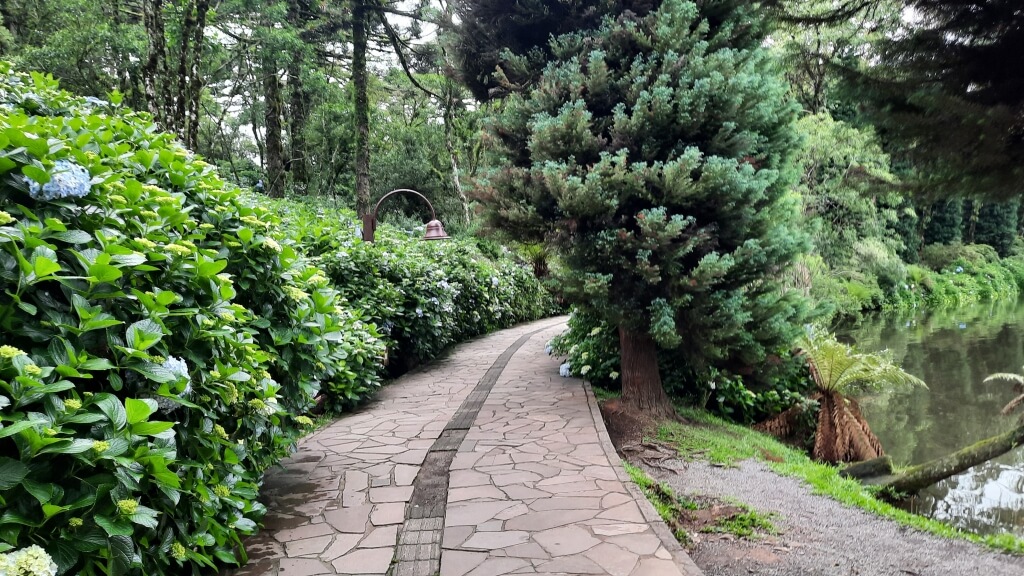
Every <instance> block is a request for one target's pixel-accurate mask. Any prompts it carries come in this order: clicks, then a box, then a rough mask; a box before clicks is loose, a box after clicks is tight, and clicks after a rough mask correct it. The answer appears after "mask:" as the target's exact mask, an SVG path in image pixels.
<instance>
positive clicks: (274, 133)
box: [263, 51, 284, 198]
mask: <svg viewBox="0 0 1024 576" xmlns="http://www.w3.org/2000/svg"><path fill="white" fill-rule="evenodd" d="M264 54H266V51H264ZM277 73H278V70H277V63H276V61H275V60H274V58H272V57H269V56H267V55H264V57H263V98H264V102H265V112H264V120H265V124H266V129H267V134H266V138H265V140H266V142H265V145H266V146H265V147H266V153H267V164H266V168H267V181H266V191H267V195H268V196H270V197H271V198H280V197H282V196H284V143H283V142H282V139H281V82H280V79H278V76H277Z"/></svg>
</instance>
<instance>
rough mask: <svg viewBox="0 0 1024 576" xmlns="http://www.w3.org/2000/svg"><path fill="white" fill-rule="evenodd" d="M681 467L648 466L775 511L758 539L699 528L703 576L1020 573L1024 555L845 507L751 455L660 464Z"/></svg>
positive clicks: (682, 486) (676, 485) (696, 552)
mask: <svg viewBox="0 0 1024 576" xmlns="http://www.w3.org/2000/svg"><path fill="white" fill-rule="evenodd" d="M665 464H666V465H667V466H670V467H673V468H679V469H681V474H673V473H672V472H668V471H664V470H658V469H651V468H648V469H647V472H648V474H650V475H651V476H652V477H653V478H655V479H657V480H659V481H664V482H668V484H669V485H671V486H672V488H673V489H674V490H675V491H676V492H677V493H678V494H681V495H683V494H686V495H693V494H699V495H706V496H714V497H717V498H725V499H730V498H731V499H735V500H738V501H740V502H743V503H745V504H748V505H749V506H751V507H753V508H754V509H755V510H757V511H759V512H762V513H775V515H776V516H775V518H774V519H773V522H774V524H775V525H776V527H777V528H778V529H779V534H777V535H775V536H772V537H768V538H764V539H762V540H760V541H747V540H742V539H736V538H735V537H732V536H728V535H717V534H700V535H697V538H698V539H699V540H700V541H699V543H698V544H697V545H696V547H695V548H694V549H693V550H691V551H690V556H691V558H693V561H694V562H696V563H697V565H698V566H700V567H701V569H703V570H704V572H705V574H706V575H707V576H733V575H737V576H738V575H744V576H746V575H748V574H759V575H766V576H767V575H780V576H781V575H785V576H797V575H812V574H813V575H822V576H824V575H828V576H846V575H852V574H856V575H858V576H875V575H879V576H881V575H885V576H889V575H898V576H907V575H909V576H958V575H962V574H963V575H966V574H971V575H980V576H1001V575H1004V574H1005V575H1007V576H1021V575H1022V574H1024V558H1020V557H1015V556H1010V555H1007V554H999V553H997V552H993V551H990V550H987V549H985V548H983V547H980V546H977V545H974V544H971V543H969V542H964V541H955V540H946V539H943V538H939V537H936V536H932V535H930V534H926V533H923V532H920V531H917V530H914V529H912V528H907V527H904V526H901V525H899V524H897V523H895V522H892V521H889V520H886V519H883V518H880V517H877V516H873V515H870V514H868V513H866V512H863V511H861V510H859V509H854V508H848V507H846V506H843V505H842V504H839V503H838V502H836V501H834V500H831V499H829V498H826V497H823V496H818V495H815V494H812V493H811V489H810V488H809V487H808V486H807V485H806V484H804V483H802V482H801V481H799V480H796V479H794V478H788V477H783V476H779V475H777V474H775V473H774V472H772V471H770V470H769V469H768V468H767V467H765V465H764V464H762V463H760V462H754V461H749V460H748V461H745V462H742V463H740V466H739V467H738V468H720V467H714V466H711V465H709V464H707V463H705V462H682V461H678V460H674V461H669V462H666V463H665Z"/></svg>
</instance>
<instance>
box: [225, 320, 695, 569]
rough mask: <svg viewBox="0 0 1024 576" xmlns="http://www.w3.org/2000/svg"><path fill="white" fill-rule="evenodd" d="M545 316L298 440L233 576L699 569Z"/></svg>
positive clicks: (420, 373)
mask: <svg viewBox="0 0 1024 576" xmlns="http://www.w3.org/2000/svg"><path fill="white" fill-rule="evenodd" d="M563 329H564V319H548V320H544V321H540V322H536V323H533V324H526V325H522V326H519V327H516V328H512V329H509V330H504V331H502V332H498V333H495V334H492V335H490V336H486V337H483V338H480V339H478V340H475V341H473V342H470V343H467V344H464V345H461V346H458V347H456V348H455V349H454V350H453V351H452V352H451V353H450V354H448V355H447V356H446V357H444V358H442V359H440V360H438V361H435V362H433V363H432V364H430V365H429V366H427V367H425V368H423V369H420V370H417V371H415V372H413V373H410V374H407V375H406V376H404V377H402V378H400V379H399V380H397V381H395V382H393V383H392V384H390V385H389V386H387V387H385V388H384V389H383V390H381V392H380V393H379V394H378V397H377V399H376V400H375V401H374V402H373V403H371V404H370V405H368V406H367V407H365V408H364V409H362V410H361V411H359V412H357V413H354V414H351V415H347V416H344V417H342V418H341V419H339V420H338V421H336V422H334V423H333V424H331V425H330V426H327V427H326V428H323V429H321V430H319V431H318V432H316V433H315V434H312V435H311V436H308V437H307V438H305V439H303V440H302V442H300V444H299V449H298V451H297V452H296V453H295V454H294V455H292V456H291V457H290V458H288V459H287V460H286V461H284V462H283V466H282V467H281V468H276V469H274V470H273V471H271V472H270V473H268V475H267V478H266V482H265V485H264V490H263V494H264V496H263V500H264V502H265V503H266V504H267V508H268V510H269V511H268V514H267V517H266V527H265V529H264V531H263V532H261V533H260V534H259V535H258V536H256V537H253V538H250V539H249V540H248V541H247V550H248V553H249V556H250V562H249V564H248V565H247V566H246V567H244V568H242V569H240V570H237V571H235V573H234V574H235V576H316V575H322V574H323V575H326V574H357V575H374V576H385V575H388V576H436V575H438V574H439V575H440V576H499V575H502V574H548V575H554V574H563V575H576V574H605V575H612V576H662V575H665V576H700V571H699V570H698V569H697V567H696V566H694V565H693V563H692V562H690V560H689V558H688V557H687V556H686V554H685V553H684V552H683V550H682V549H681V548H680V547H679V545H678V543H676V542H675V540H674V539H673V538H672V536H671V534H670V533H669V532H668V529H667V528H666V527H665V525H664V524H663V523H662V522H661V521H660V520H659V519H658V518H657V514H656V513H655V512H654V510H653V508H652V507H651V506H650V504H649V503H648V502H647V501H646V500H644V499H643V497H642V495H640V494H639V491H638V490H637V489H636V487H635V486H633V485H632V483H630V482H629V481H628V478H627V477H626V475H625V473H624V471H623V470H622V467H621V465H620V463H619V460H618V458H617V456H616V455H615V453H614V449H613V448H612V446H611V443H610V442H609V441H608V436H607V433H606V432H605V429H604V424H603V422H601V420H600V414H599V413H598V412H597V408H596V403H595V401H594V398H593V394H592V393H591V392H590V389H589V387H588V386H587V385H586V384H585V383H583V382H582V381H580V380H576V379H567V378H561V377H559V376H558V361H557V360H555V359H553V358H550V357H548V356H547V355H546V354H545V353H544V346H545V344H546V342H547V341H548V340H550V338H551V337H552V336H554V335H555V334H557V333H559V332H560V331H561V330H563Z"/></svg>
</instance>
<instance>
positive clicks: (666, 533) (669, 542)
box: [583, 381, 703, 576]
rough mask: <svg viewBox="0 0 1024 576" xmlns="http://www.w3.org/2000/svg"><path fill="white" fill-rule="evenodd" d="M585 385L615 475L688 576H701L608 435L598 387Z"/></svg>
mask: <svg viewBox="0 0 1024 576" xmlns="http://www.w3.org/2000/svg"><path fill="white" fill-rule="evenodd" d="M583 387H584V389H585V390H586V392H587V403H588V404H589V405H590V414H591V416H593V417H594V423H595V424H596V425H597V437H598V439H599V440H600V442H601V448H602V449H603V450H604V454H605V456H607V457H608V461H609V462H611V465H612V467H613V468H614V469H615V475H616V476H618V478H619V482H622V483H623V484H625V485H626V489H627V490H629V493H630V494H631V495H632V496H633V499H634V500H636V502H637V504H639V505H640V513H641V514H643V515H644V519H645V520H647V523H648V524H650V525H651V528H652V529H653V530H654V533H655V534H656V535H657V536H658V538H659V539H660V540H661V544H662V546H664V547H665V549H666V550H668V551H669V553H671V554H672V558H673V559H674V560H675V562H676V564H678V565H679V566H681V567H682V569H683V574H686V575H688V576H701V575H702V574H703V572H701V569H700V568H699V567H697V565H696V564H694V563H693V560H692V559H690V556H689V555H688V554H687V553H686V549H685V548H683V545H682V544H680V543H679V540H676V537H675V535H673V534H672V530H671V529H670V528H669V527H668V524H666V523H665V521H664V520H662V519H661V515H660V514H658V511H657V510H655V508H654V505H653V504H651V502H650V500H648V499H647V497H646V496H644V493H643V492H642V491H641V490H640V487H639V486H637V485H636V484H635V483H634V482H633V480H632V479H631V478H630V477H629V474H628V473H627V472H626V469H625V468H624V467H623V466H622V460H621V459H620V458H619V453H618V452H617V451H616V450H615V445H614V444H612V438H611V436H609V435H608V428H607V427H606V426H605V425H604V417H603V416H602V415H601V408H600V407H599V406H598V404H597V397H596V396H594V390H593V388H591V386H590V382H587V381H584V382H583Z"/></svg>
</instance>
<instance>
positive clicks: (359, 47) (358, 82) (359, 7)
mask: <svg viewBox="0 0 1024 576" xmlns="http://www.w3.org/2000/svg"><path fill="white" fill-rule="evenodd" d="M367 24H368V15H367V6H366V1H365V0H356V1H355V2H353V7H352V87H353V89H354V90H355V115H356V118H355V121H356V213H357V214H358V215H359V216H363V215H365V214H368V213H369V212H370V98H369V95H368V93H367V91H368V89H367V83H368V81H367V70H366V45H367V39H366V33H367V30H366V28H367Z"/></svg>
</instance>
